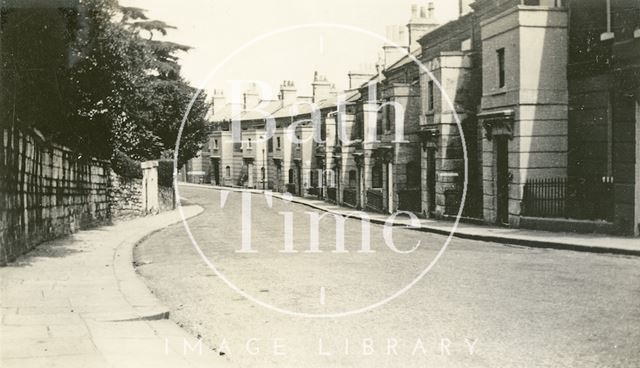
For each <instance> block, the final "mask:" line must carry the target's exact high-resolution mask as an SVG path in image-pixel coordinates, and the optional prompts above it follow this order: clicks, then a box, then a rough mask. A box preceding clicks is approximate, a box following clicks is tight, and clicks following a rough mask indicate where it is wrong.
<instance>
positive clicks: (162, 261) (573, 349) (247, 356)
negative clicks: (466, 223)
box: [135, 187, 640, 367]
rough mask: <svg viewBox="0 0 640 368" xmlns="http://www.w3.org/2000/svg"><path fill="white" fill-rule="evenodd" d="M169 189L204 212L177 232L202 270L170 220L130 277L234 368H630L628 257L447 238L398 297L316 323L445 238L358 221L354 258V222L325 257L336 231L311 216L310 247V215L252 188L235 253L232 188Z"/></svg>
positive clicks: (632, 288)
mask: <svg viewBox="0 0 640 368" xmlns="http://www.w3.org/2000/svg"><path fill="white" fill-rule="evenodd" d="M180 192H181V196H182V197H186V198H187V199H188V200H189V201H190V202H191V203H196V204H199V205H201V206H203V207H204V208H205V211H204V213H203V214H202V215H200V216H198V217H196V218H193V219H191V220H189V222H188V225H189V228H190V231H191V233H192V234H193V237H194V239H195V240H196V242H197V244H198V246H199V247H200V249H201V250H202V252H203V254H204V256H205V257H206V258H207V259H208V260H209V261H210V262H211V263H212V265H214V266H215V270H214V269H212V268H211V267H209V266H208V265H207V264H206V263H205V261H204V260H203V258H202V257H201V256H200V254H199V253H198V252H197V251H196V248H195V247H194V245H193V244H192V242H191V240H190V239H189V237H188V236H187V233H186V231H185V229H184V227H183V225H181V224H180V225H176V226H172V227H170V228H167V229H165V230H163V231H161V232H159V233H156V234H154V235H152V236H151V237H149V238H148V239H147V240H146V241H145V242H143V243H142V244H140V245H139V246H138V247H137V248H136V254H135V257H136V263H137V264H138V270H139V272H140V273H141V275H142V276H143V278H144V279H145V281H146V282H147V285H148V286H149V287H150V288H151V289H152V290H153V291H154V292H155V293H156V295H157V296H158V297H159V298H160V300H161V301H162V302H164V303H165V304H166V305H167V306H168V307H169V308H170V309H171V311H172V312H171V318H172V319H174V320H175V321H176V322H177V323H179V324H180V325H182V326H183V327H184V328H186V329H187V330H189V331H190V332H192V333H193V334H194V335H197V336H200V337H201V338H202V340H203V342H204V343H205V344H208V345H209V346H211V347H213V348H215V349H217V350H218V351H219V352H220V354H223V355H224V356H225V357H226V359H227V360H229V361H230V362H232V363H235V364H236V365H237V366H238V367H604V366H606V367H632V366H636V367H637V366H640V347H639V346H638V341H640V259H638V258H634V257H625V256H614V255H603V254H592V253H579V252H572V251H562V250H551V249H532V248H525V247H513V246H508V245H503V244H494V243H487V242H478V241H471V240H462V239H455V238H454V239H453V240H452V241H451V243H450V244H449V245H448V248H447V249H446V251H445V252H444V253H442V257H440V258H439V260H438V261H437V262H436V263H435V264H434V266H433V267H432V268H431V270H430V271H429V272H428V273H427V274H426V275H425V276H424V278H422V279H421V280H419V281H418V282H416V283H415V284H414V285H413V286H412V287H411V288H409V289H408V290H407V291H406V292H405V293H403V294H401V295H399V296H398V297H397V298H395V299H392V300H390V301H389V302H387V303H384V304H382V305H380V306H378V307H376V308H374V309H371V310H366V311H364V312H362V313H357V314H352V315H347V316H341V317H333V318H317V316H318V315H323V314H324V315H326V314H333V315H338V314H344V313H351V312H352V311H354V310H359V309H366V308H368V307H369V306H371V305H375V304H376V303H378V304H379V303H380V302H381V301H383V300H385V299H387V298H389V297H390V296H393V295H394V294H395V293H397V292H398V291H399V290H402V289H403V288H405V287H406V286H407V285H409V284H411V283H412V282H413V281H414V280H415V279H416V277H417V276H418V275H420V274H421V273H422V272H423V271H424V270H425V268H426V267H427V266H428V265H429V264H430V263H432V261H433V260H434V258H435V257H436V256H437V255H438V253H439V251H440V250H441V249H442V247H443V245H444V244H445V241H446V239H447V237H446V236H441V235H435V234H427V233H423V232H418V231H414V230H411V229H405V228H394V229H393V232H392V234H391V239H392V240H393V243H392V244H390V245H388V244H386V242H385V234H384V231H383V227H382V226H380V225H374V224H371V226H370V231H369V232H367V233H368V234H370V235H369V236H370V251H368V248H367V247H366V246H365V247H364V250H367V251H365V252H363V251H362V250H363V246H362V223H361V222H360V221H359V220H352V219H347V220H346V221H345V231H344V239H345V240H344V251H340V252H336V243H337V244H338V250H341V249H340V246H339V244H340V241H336V238H340V237H336V221H335V220H334V219H333V218H332V217H331V216H325V217H323V218H321V219H320V220H319V226H318V227H317V234H318V238H319V242H318V247H319V252H318V251H315V252H310V251H309V250H310V249H314V245H313V242H312V241H311V240H310V239H312V238H313V234H312V233H313V230H312V229H313V228H314V226H313V221H312V217H313V216H314V215H311V214H310V212H311V213H314V212H315V213H316V214H317V215H320V213H318V212H317V211H315V210H311V209H310V208H308V207H305V206H303V205H299V204H293V203H287V202H285V201H282V200H279V199H275V198H274V199H273V200H272V201H271V203H270V204H271V206H269V201H268V200H267V199H266V198H265V197H264V196H262V195H258V194H254V195H250V196H249V197H250V198H251V205H250V206H245V216H247V211H246V209H247V208H251V215H250V219H251V226H245V229H244V234H245V239H247V238H248V237H247V235H246V234H247V229H248V228H250V229H251V235H250V238H251V244H248V243H245V252H242V249H243V248H242V247H243V242H242V239H243V235H242V234H243V229H242V210H243V205H242V194H240V193H229V192H227V193H226V194H221V192H220V191H218V190H212V189H204V188H187V187H181V189H180ZM222 202H224V206H222ZM317 215H316V216H317ZM245 218H249V217H245ZM287 219H289V220H291V221H292V222H291V223H292V229H293V230H292V232H291V233H290V235H287V232H286V231H285V229H286V227H287V226H286V225H285V224H286V222H287ZM387 235H388V234H387ZM287 239H290V240H291V242H288V241H287ZM387 240H389V239H387ZM418 242H420V243H419V246H418V247H417V249H415V250H413V248H414V247H416V245H417V244H418ZM365 244H366V243H365ZM249 246H250V248H248V247H249ZM291 247H292V248H291ZM394 247H395V250H394V249H393V248H394ZM248 249H251V251H252V252H246V250H248ZM292 249H293V251H291V250H292ZM285 250H288V251H287V252H283V251H285ZM412 250H413V251H412ZM216 270H217V272H216ZM221 276H222V277H221ZM223 278H225V279H226V280H227V281H228V282H229V283H231V284H233V285H234V287H235V288H237V289H238V290H234V289H233V288H232V287H231V286H229V285H228V284H227V283H226V282H225V281H224V280H223ZM241 292H242V293H245V294H246V295H243V294H241ZM247 296H248V297H247ZM251 299H254V300H251ZM256 300H257V301H258V302H256ZM260 303H261V304H260ZM285 311H286V312H289V313H292V314H293V315H291V314H286V313H284V312H285ZM306 315H312V316H316V317H305V316H306ZM168 338H171V337H168ZM185 354H197V349H196V348H193V349H191V347H187V348H186V349H185Z"/></svg>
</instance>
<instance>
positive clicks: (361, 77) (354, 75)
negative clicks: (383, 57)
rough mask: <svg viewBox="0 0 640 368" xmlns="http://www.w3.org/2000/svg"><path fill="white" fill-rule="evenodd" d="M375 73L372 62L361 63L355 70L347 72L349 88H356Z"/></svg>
mask: <svg viewBox="0 0 640 368" xmlns="http://www.w3.org/2000/svg"><path fill="white" fill-rule="evenodd" d="M376 74H377V72H376V70H375V67H374V66H373V65H372V64H361V65H360V68H359V69H358V70H356V71H350V72H349V89H356V88H359V87H360V86H362V85H363V84H365V83H367V82H368V81H369V80H371V78H373V77H375V76H376Z"/></svg>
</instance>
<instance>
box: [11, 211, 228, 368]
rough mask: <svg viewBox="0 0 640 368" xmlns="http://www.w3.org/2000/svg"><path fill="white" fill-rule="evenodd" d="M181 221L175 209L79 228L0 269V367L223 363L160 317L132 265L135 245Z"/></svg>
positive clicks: (161, 312)
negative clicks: (154, 214)
mask: <svg viewBox="0 0 640 368" xmlns="http://www.w3.org/2000/svg"><path fill="white" fill-rule="evenodd" d="M182 210H183V213H184V215H185V217H187V218H188V217H193V216H196V215H198V214H200V213H201V212H202V208H201V207H199V206H183V207H182ZM180 221H181V217H180V213H179V212H178V211H177V210H176V211H171V212H165V213H162V214H159V215H156V216H149V217H143V218H138V219H134V220H131V221H127V222H121V223H116V224H114V225H112V226H104V227H99V228H96V229H92V230H87V231H81V232H78V233H76V234H73V235H71V236H68V237H64V238H60V239H57V240H55V241H51V242H47V243H44V244H41V245H40V246H38V247H37V248H36V249H35V250H34V251H32V252H31V253H29V254H27V255H25V256H23V257H21V258H19V259H18V260H17V261H16V262H14V263H11V264H9V265H7V266H6V267H4V268H0V280H1V292H0V296H1V297H2V303H1V307H2V309H1V311H2V314H1V316H0V317H1V320H2V323H1V325H0V327H1V328H0V343H1V345H0V359H1V360H0V366H2V367H3V368H11V367H21V368H28V367H91V368H94V367H118V368H120V367H136V368H140V367H172V368H176V367H218V366H226V362H225V360H224V357H221V356H220V355H218V354H217V353H215V352H214V351H212V350H209V349H208V348H206V347H204V346H202V345H201V344H200V343H199V340H196V339H195V338H193V337H192V336H190V335H189V334H188V333H187V332H186V331H184V330H183V329H181V328H180V327H178V326H177V325H176V324H175V323H174V322H172V321H170V320H168V319H167V318H168V315H169V311H168V309H167V308H166V307H164V306H163V305H162V304H160V302H159V301H158V300H157V299H156V297H155V296H154V295H152V294H151V292H150V291H149V290H148V289H147V287H146V286H145V284H144V283H143V282H142V280H141V278H140V277H139V276H138V274H137V273H136V271H135V269H134V267H133V247H134V246H135V245H136V244H137V243H139V242H140V241H142V240H143V239H144V238H145V237H147V236H149V235H150V234H151V233H153V232H155V231H158V230H161V229H164V228H166V227H167V226H169V225H171V224H175V223H178V222H180Z"/></svg>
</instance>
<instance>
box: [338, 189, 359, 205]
mask: <svg viewBox="0 0 640 368" xmlns="http://www.w3.org/2000/svg"><path fill="white" fill-rule="evenodd" d="M342 201H343V202H344V204H346V205H348V206H353V207H356V206H357V205H358V192H357V191H356V190H355V189H345V190H343V191H342Z"/></svg>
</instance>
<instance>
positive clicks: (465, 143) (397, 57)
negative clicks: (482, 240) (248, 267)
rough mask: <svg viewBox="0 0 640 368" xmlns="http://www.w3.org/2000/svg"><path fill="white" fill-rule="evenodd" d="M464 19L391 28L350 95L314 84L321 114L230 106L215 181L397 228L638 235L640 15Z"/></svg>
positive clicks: (425, 18)
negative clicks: (418, 222) (455, 226)
mask: <svg viewBox="0 0 640 368" xmlns="http://www.w3.org/2000/svg"><path fill="white" fill-rule="evenodd" d="M460 5H461V14H460V17H459V18H458V19H457V20H454V21H452V22H448V23H446V24H438V23H437V21H436V20H435V19H434V17H433V13H434V11H433V6H431V5H430V6H426V7H417V6H414V7H412V14H411V18H410V20H409V23H408V24H407V26H406V27H397V26H395V27H389V28H388V35H387V37H388V38H389V40H390V41H391V42H390V44H387V45H384V46H383V48H382V50H381V51H382V53H381V54H382V57H381V59H380V61H379V63H378V65H377V66H376V68H375V69H376V70H375V71H373V70H371V69H373V68H370V70H366V71H354V72H351V73H349V79H350V83H349V87H350V89H349V90H347V91H344V92H341V93H337V92H336V91H334V90H333V88H332V85H331V83H329V81H327V80H326V78H324V77H323V76H321V75H319V74H318V73H316V74H315V75H314V79H313V96H312V97H310V98H306V97H299V96H297V93H296V88H295V86H294V84H293V82H291V81H285V82H283V84H282V86H281V88H280V96H279V99H278V100H276V101H259V100H258V99H256V98H253V100H252V99H251V98H245V101H244V106H243V109H244V110H246V111H244V112H242V113H240V114H239V115H238V116H232V114H231V113H230V109H229V108H228V105H221V106H223V107H221V108H220V107H219V108H218V111H214V114H213V119H212V120H214V126H215V127H217V128H216V129H215V130H214V131H213V132H212V134H211V140H210V142H209V145H208V148H207V149H206V150H204V151H203V154H202V156H201V157H202V159H204V160H207V159H208V160H209V164H210V167H211V168H212V169H211V170H212V174H211V175H210V176H211V178H212V179H211V181H212V182H213V183H214V184H216V185H223V186H244V187H250V188H264V189H270V190H275V191H279V192H285V191H288V192H291V193H293V194H295V195H299V196H305V197H314V198H321V199H324V200H327V201H330V202H333V203H337V204H339V205H344V206H349V207H353V208H357V209H366V210H372V211H378V212H384V213H395V212H397V211H410V212H413V213H416V214H418V215H421V216H424V217H428V218H455V217H457V216H461V217H462V218H463V219H464V220H470V221H480V222H485V223H489V224H498V225H502V226H510V227H527V228H536V229H547V230H575V231H589V232H591V231H601V232H615V233H620V234H635V235H638V231H639V230H640V229H639V228H638V225H639V224H640V166H639V160H638V157H639V156H640V154H639V145H638V142H639V141H640V127H639V123H638V121H639V120H640V107H639V106H640V103H639V91H640V3H639V2H637V1H635V0H611V1H607V0H573V1H566V0H565V1H561V0H476V1H475V2H471V1H462V2H461V4H460ZM394 45H400V46H401V47H400V48H398V47H395V46H394ZM251 93H252V92H251V91H249V95H251ZM218 97H219V96H218ZM248 101H252V102H248ZM257 104H260V106H262V108H263V110H265V111H267V112H268V113H269V114H270V117H271V118H272V119H271V120H270V119H268V118H265V117H264V116H263V115H255V113H254V112H252V111H251V107H252V106H256V105H257ZM215 105H216V103H214V109H215ZM233 121H236V122H239V125H238V126H239V127H240V128H237V129H238V130H239V132H240V133H239V135H240V136H241V138H242V143H240V142H237V141H236V142H233V140H232V138H233V137H232V136H233V130H234V129H233ZM236 124H237V123H236ZM267 132H272V133H273V134H266V133H267ZM269 136H270V138H269V139H268V140H264V139H262V138H264V137H269ZM205 151H206V152H205Z"/></svg>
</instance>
